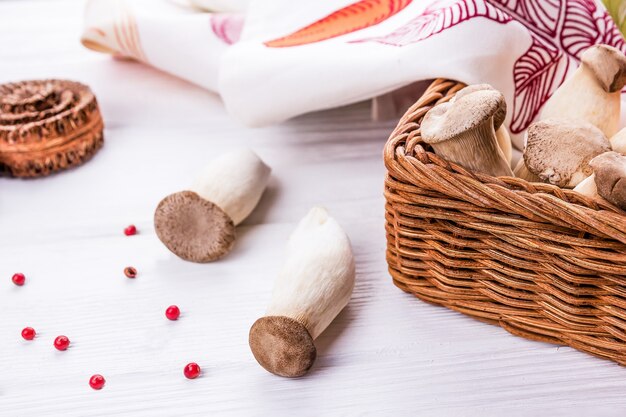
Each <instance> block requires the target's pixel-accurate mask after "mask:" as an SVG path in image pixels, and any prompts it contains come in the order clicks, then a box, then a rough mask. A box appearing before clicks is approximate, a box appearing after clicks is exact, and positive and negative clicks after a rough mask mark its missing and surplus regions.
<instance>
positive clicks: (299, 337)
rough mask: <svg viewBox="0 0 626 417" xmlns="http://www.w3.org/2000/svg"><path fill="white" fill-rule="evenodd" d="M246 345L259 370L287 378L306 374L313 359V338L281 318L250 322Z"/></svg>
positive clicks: (294, 324)
mask: <svg viewBox="0 0 626 417" xmlns="http://www.w3.org/2000/svg"><path fill="white" fill-rule="evenodd" d="M249 344H250V349H251V350H252V354H253V355H254V358H255V359H256V360H257V362H258V363H259V364H260V365H261V366H262V367H263V368H265V369H266V370H268V371H269V372H271V373H273V374H275V375H279V376H286V377H289V378H294V377H298V376H302V375H304V374H306V373H307V372H308V371H309V369H311V367H312V366H313V363H314V362H315V358H316V357H317V350H316V349H315V345H314V344H313V338H312V337H311V335H310V334H309V331H308V330H307V329H306V327H304V325H302V324H301V323H299V322H297V321H296V320H294V319H292V318H290V317H285V316H267V317H261V318H260V319H258V320H257V321H256V322H254V324H253V325H252V327H251V328H250V337H249Z"/></svg>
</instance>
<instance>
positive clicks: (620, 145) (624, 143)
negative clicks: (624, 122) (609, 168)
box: [610, 127, 626, 154]
mask: <svg viewBox="0 0 626 417" xmlns="http://www.w3.org/2000/svg"><path fill="white" fill-rule="evenodd" d="M610 141H611V149H613V150H614V151H615V152H619V153H621V154H626V127H625V128H623V129H622V130H620V131H619V132H617V133H616V134H614V135H613V136H612V137H611V139H610Z"/></svg>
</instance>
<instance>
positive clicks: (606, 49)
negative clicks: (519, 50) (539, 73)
mask: <svg viewBox="0 0 626 417" xmlns="http://www.w3.org/2000/svg"><path fill="white" fill-rule="evenodd" d="M625 83H626V56H624V54H623V53H622V52H621V51H620V50H618V49H616V48H613V47H611V46H608V45H595V46H592V47H591V48H589V49H587V50H586V51H585V52H583V54H582V55H581V64H580V67H578V69H577V70H576V71H575V72H574V75H573V76H572V77H570V78H569V79H568V80H567V81H565V82H564V83H563V84H562V85H561V86H560V87H559V88H558V89H557V90H556V91H555V92H554V94H553V95H552V97H550V99H548V101H547V102H546V103H545V104H544V106H543V109H542V111H541V116H540V119H541V120H543V119H548V118H562V117H565V118H572V119H576V120H585V121H587V122H589V123H591V124H592V125H594V126H596V127H597V128H598V129H600V130H601V131H602V132H604V134H605V135H606V136H607V137H611V136H613V135H614V134H615V133H616V132H617V130H618V129H619V119H620V92H621V90H622V88H623V87H624V84H625Z"/></svg>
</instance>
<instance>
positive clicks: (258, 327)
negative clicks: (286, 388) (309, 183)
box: [249, 207, 355, 377]
mask: <svg viewBox="0 0 626 417" xmlns="http://www.w3.org/2000/svg"><path fill="white" fill-rule="evenodd" d="M354 278H355V266H354V257H353V255H352V248H351V246H350V240H349V239H348V236H346V234H345V232H344V231H343V230H342V229H341V227H340V226H339V224H338V223H337V222H336V221H335V220H334V219H333V218H331V217H329V215H328V212H327V211H326V210H325V209H323V208H320V207H314V208H313V209H311V211H310V212H309V213H308V214H307V216H306V217H305V218H304V219H302V220H301V221H300V223H299V224H298V226H297V228H296V230H295V231H294V232H293V234H292V235H291V237H290V238H289V241H288V243H287V256H286V260H285V263H284V265H283V268H282V270H281V272H280V274H279V275H278V278H277V280H276V282H275V283H274V290H273V293H272V299H271V301H270V305H269V307H268V308H267V312H266V316H265V317H262V318H260V319H258V320H257V321H256V322H255V323H254V324H253V325H252V328H251V329H250V339H249V343H250V348H251V350H252V353H253V354H254V357H255V358H256V360H257V361H258V362H259V364H260V365H261V366H263V367H264V368H265V369H267V370H268V371H269V372H271V373H273V374H276V375H280V376H286V377H297V376H302V375H304V374H305V373H306V372H307V371H308V370H309V369H310V368H311V366H312V365H313V362H314V361H315V357H316V349H315V345H314V344H313V340H315V338H317V337H318V336H319V335H320V333H322V332H323V331H324V329H326V327H328V325H329V324H330V323H331V322H332V320H333V319H334V318H335V317H336V316H337V314H339V312H340V311H341V310H342V309H343V308H344V307H345V306H346V304H347V303H348V301H349V300H350V296H351V294H352V289H353V287H354Z"/></svg>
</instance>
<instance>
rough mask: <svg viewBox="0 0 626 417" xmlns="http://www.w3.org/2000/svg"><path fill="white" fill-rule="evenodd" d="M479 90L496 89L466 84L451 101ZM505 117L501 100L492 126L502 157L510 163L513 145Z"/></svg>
mask: <svg viewBox="0 0 626 417" xmlns="http://www.w3.org/2000/svg"><path fill="white" fill-rule="evenodd" d="M480 90H493V91H497V90H496V89H495V88H493V87H492V86H491V85H489V84H472V85H468V86H467V87H465V88H462V89H461V90H459V91H457V92H456V94H455V95H454V97H453V98H452V100H450V101H451V102H455V101H456V100H458V99H460V98H461V97H463V96H466V95H467V94H469V93H473V92H474V91H480ZM505 117H506V101H505V100H502V101H501V102H500V108H499V109H498V110H497V111H496V113H495V114H494V115H493V127H494V129H495V130H496V140H497V141H498V146H499V147H500V150H502V153H503V154H504V159H506V160H507V161H508V163H509V164H510V163H511V159H512V158H513V146H512V145H511V136H510V135H509V131H508V130H507V129H506V126H505V125H504V118H505Z"/></svg>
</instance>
